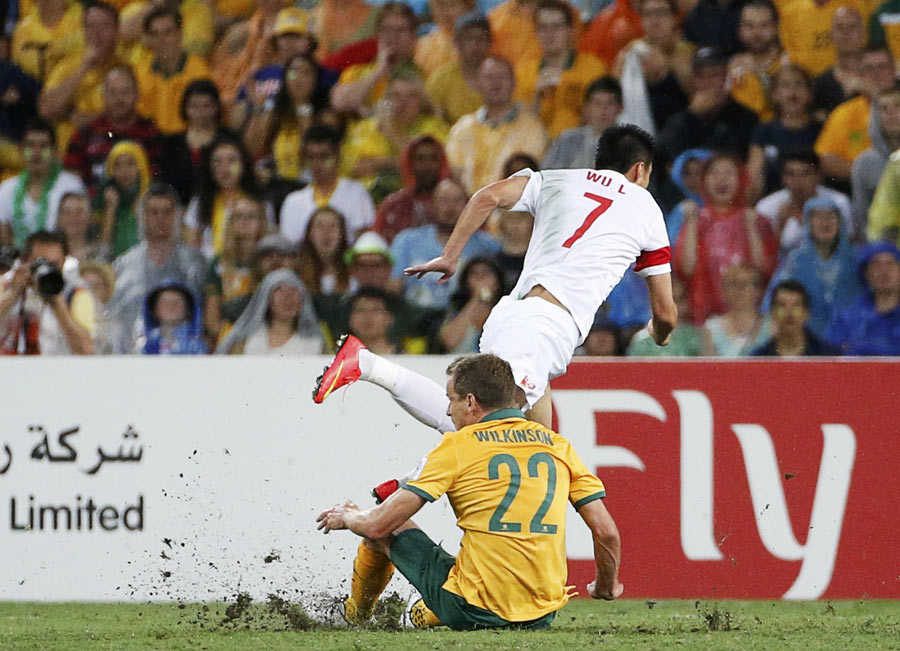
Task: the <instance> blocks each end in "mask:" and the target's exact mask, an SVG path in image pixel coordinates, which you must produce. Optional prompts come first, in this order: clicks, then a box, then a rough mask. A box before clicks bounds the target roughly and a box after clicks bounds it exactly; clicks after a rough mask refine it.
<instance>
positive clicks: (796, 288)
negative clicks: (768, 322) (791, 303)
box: [772, 278, 809, 310]
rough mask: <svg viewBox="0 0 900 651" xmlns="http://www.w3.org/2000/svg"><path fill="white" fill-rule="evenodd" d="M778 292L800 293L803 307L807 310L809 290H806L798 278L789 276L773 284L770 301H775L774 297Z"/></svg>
mask: <svg viewBox="0 0 900 651" xmlns="http://www.w3.org/2000/svg"><path fill="white" fill-rule="evenodd" d="M778 292H794V293H795V294H800V298H801V299H802V300H803V307H804V308H805V309H807V310H808V309H809V292H808V291H806V287H804V286H803V283H801V282H800V281H799V280H794V279H793V278H790V279H788V280H783V281H781V282H780V283H778V284H777V285H775V287H774V289H772V303H774V302H775V297H776V296H778Z"/></svg>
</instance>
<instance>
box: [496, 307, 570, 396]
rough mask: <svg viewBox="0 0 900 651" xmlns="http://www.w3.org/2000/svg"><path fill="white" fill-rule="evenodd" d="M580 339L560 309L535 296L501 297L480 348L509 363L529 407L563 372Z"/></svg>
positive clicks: (567, 314)
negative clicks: (519, 297)
mask: <svg viewBox="0 0 900 651" xmlns="http://www.w3.org/2000/svg"><path fill="white" fill-rule="evenodd" d="M579 339H580V334H579V332H578V326H576V325H575V319H573V318H572V315H571V314H569V313H568V312H566V311H565V310H564V309H562V308H561V307H559V306H557V305H554V304H553V303H550V302H549V301H545V300H544V299H543V298H539V297H537V296H531V297H529V298H524V299H521V300H516V299H514V298H512V297H511V296H504V297H503V298H501V299H500V302H499V303H497V305H495V306H494V309H493V310H491V314H490V316H488V319H487V321H485V323H484V329H483V330H482V332H481V343H480V345H479V349H480V350H481V352H482V353H492V354H494V355H496V356H497V357H499V358H500V359H503V360H506V361H507V362H509V365H510V366H511V367H512V372H513V377H514V378H515V380H516V384H518V385H519V386H520V387H521V388H522V390H523V391H525V397H526V399H527V400H528V407H529V408H531V407H534V404H535V403H536V402H537V401H538V400H539V399H540V398H541V396H543V395H544V392H546V390H547V385H548V384H549V383H550V380H551V379H553V378H555V377H557V376H558V375H562V374H563V373H565V372H566V368H567V367H568V366H569V362H570V361H572V354H573V353H574V352H575V348H576V347H577V346H578V341H579Z"/></svg>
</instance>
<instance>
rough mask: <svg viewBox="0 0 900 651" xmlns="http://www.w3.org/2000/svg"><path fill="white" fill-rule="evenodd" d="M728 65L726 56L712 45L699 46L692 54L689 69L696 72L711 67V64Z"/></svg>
mask: <svg viewBox="0 0 900 651" xmlns="http://www.w3.org/2000/svg"><path fill="white" fill-rule="evenodd" d="M727 65H728V57H726V56H725V55H724V54H722V52H720V51H719V50H718V49H716V48H714V47H701V48H700V49H699V50H697V52H696V53H695V54H694V58H693V60H692V61H691V69H692V70H693V71H694V72H696V71H697V70H700V69H702V68H711V67H713V66H722V67H725V66H727Z"/></svg>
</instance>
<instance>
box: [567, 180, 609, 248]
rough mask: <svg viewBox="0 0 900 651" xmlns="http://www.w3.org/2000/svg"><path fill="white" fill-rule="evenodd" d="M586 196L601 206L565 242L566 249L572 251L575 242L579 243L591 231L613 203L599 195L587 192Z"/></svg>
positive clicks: (589, 214) (590, 213)
mask: <svg viewBox="0 0 900 651" xmlns="http://www.w3.org/2000/svg"><path fill="white" fill-rule="evenodd" d="M584 196H585V197H587V198H588V199H591V200H593V201H596V202H597V203H598V204H600V205H598V206H597V207H596V208H594V209H593V210H592V211H591V212H589V213H588V216H587V217H585V219H584V223H583V224H581V226H579V227H578V229H577V230H576V231H575V232H574V233H572V235H571V237H569V239H567V240H566V241H565V242H563V248H564V249H571V248H572V245H573V244H575V242H577V241H578V240H579V239H581V236H582V235H584V234H585V233H586V232H587V229H589V228H590V227H591V225H592V224H593V223H594V222H595V221H597V217H599V216H600V215H602V214H603V213H605V212H606V211H607V210H609V207H610V206H611V205H612V203H613V202H612V199H607V198H606V197H601V196H600V195H599V194H593V193H591V192H585V193H584Z"/></svg>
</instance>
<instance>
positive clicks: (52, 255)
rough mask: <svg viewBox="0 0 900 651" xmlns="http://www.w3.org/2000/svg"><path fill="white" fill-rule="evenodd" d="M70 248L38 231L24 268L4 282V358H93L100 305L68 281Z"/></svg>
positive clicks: (0, 288) (0, 327)
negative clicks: (65, 270) (65, 274)
mask: <svg viewBox="0 0 900 651" xmlns="http://www.w3.org/2000/svg"><path fill="white" fill-rule="evenodd" d="M65 259H66V243H65V239H64V238H63V237H62V236H61V235H57V234H55V233H48V232H47V231H37V232H36V233H32V234H31V235H29V236H28V238H27V239H26V240H25V246H24V249H23V250H22V255H21V256H20V258H19V260H18V262H17V263H16V264H15V265H13V268H12V269H10V270H9V271H8V272H7V273H6V274H4V275H3V276H2V277H0V354H4V355H69V354H76V355H90V354H92V353H93V348H94V345H93V342H92V340H91V332H92V331H93V329H94V300H93V298H92V297H91V293H90V291H88V290H87V289H86V288H83V287H79V286H74V285H72V284H71V283H67V282H66V281H65V280H64V279H63V274H62V267H63V263H64V262H65Z"/></svg>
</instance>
